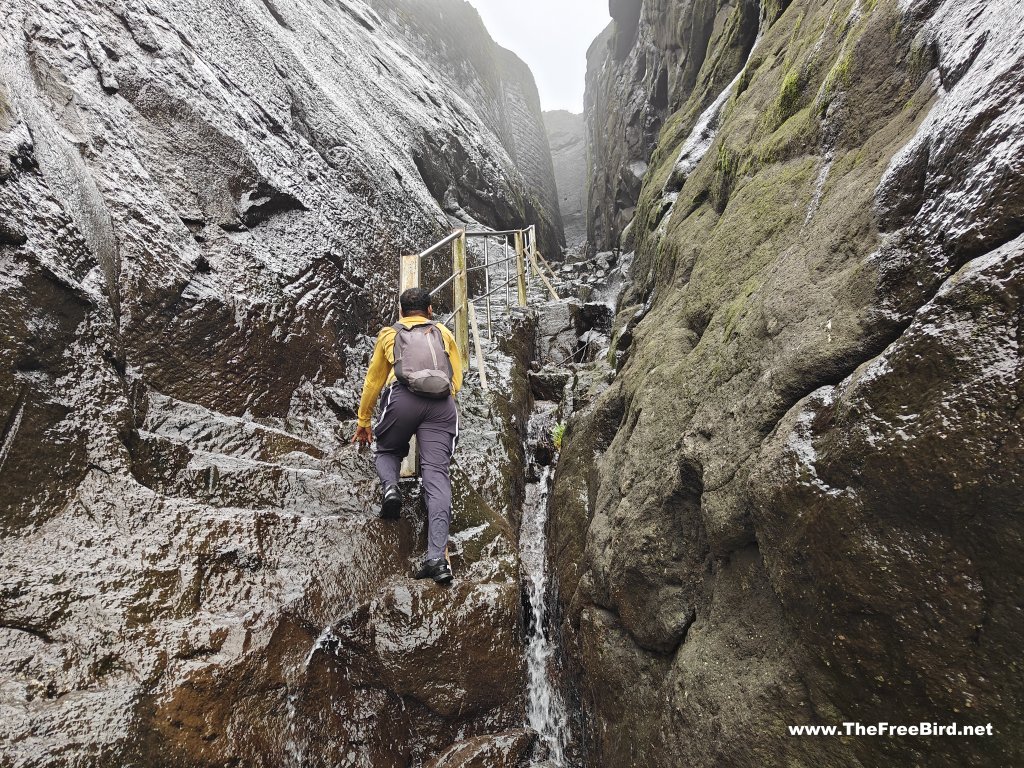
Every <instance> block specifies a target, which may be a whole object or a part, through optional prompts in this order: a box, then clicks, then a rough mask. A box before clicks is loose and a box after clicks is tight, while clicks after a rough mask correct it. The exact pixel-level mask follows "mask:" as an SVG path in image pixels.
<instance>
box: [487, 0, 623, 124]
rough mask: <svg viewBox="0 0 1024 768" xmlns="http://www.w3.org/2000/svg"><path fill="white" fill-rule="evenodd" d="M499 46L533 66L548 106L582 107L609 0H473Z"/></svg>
mask: <svg viewBox="0 0 1024 768" xmlns="http://www.w3.org/2000/svg"><path fill="white" fill-rule="evenodd" d="M469 3H470V5H472V6H474V7H475V8H476V9H477V10H478V11H479V12H480V16H481V17H483V20H484V24H485V25H486V26H487V31H488V32H490V33H491V37H493V38H494V39H495V40H496V41H497V43H498V45H501V46H502V47H504V48H508V49H509V50H511V51H514V52H515V53H516V54H518V55H519V58H521V59H522V60H523V61H525V62H526V63H527V64H528V65H529V67H530V69H531V70H533V77H534V79H535V80H536V81H537V90H539V91H540V105H541V109H543V110H544V111H548V110H553V109H567V110H569V111H570V112H582V111H583V85H584V78H585V76H586V73H587V48H589V47H590V44H591V43H592V42H593V41H594V38H595V37H597V36H598V34H600V32H601V30H603V29H604V28H605V27H606V26H608V22H610V21H611V17H610V16H609V15H608V0H469Z"/></svg>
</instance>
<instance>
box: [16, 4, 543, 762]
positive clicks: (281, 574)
mask: <svg viewBox="0 0 1024 768" xmlns="http://www.w3.org/2000/svg"><path fill="white" fill-rule="evenodd" d="M433 11H434V12H436V13H437V15H438V17H440V13H441V12H444V13H445V15H449V12H450V14H451V15H452V16H453V17H454V16H455V15H457V14H463V18H465V9H463V8H462V6H461V5H460V4H458V3H454V4H450V3H447V2H443V3H441V4H440V5H439V6H438V7H436V8H433ZM4 12H5V20H7V21H9V22H10V23H7V24H5V25H3V26H2V27H0V49H2V50H3V51H4V56H3V61H2V62H0V158H2V160H0V211H3V214H2V217H3V222H5V224H6V223H10V226H4V227H3V228H2V234H0V239H2V240H3V242H2V243H0V262H2V265H0V275H2V278H0V536H2V537H3V546H2V547H0V678H2V679H3V680H4V685H3V686H2V690H0V717H2V719H3V720H4V722H5V723H7V730H6V731H5V736H9V737H10V738H9V740H7V741H5V742H4V750H5V752H4V759H8V758H9V759H10V760H13V761H14V762H15V763H17V764H19V765H32V766H40V767H45V766H64V765H71V764H84V763H90V762H93V763H96V764H103V765H129V764H135V763H137V762H138V761H139V760H140V759H144V758H140V757H139V755H150V756H152V755H159V758H152V759H159V760H160V761H163V762H164V763H166V764H174V765H188V766H197V767H203V766H211V768H212V766H223V765H231V764H239V765H284V764H288V763H289V762H295V763H296V764H337V765H341V764H349V765H355V764H359V765H372V766H381V768H383V767H384V766H388V767H389V768H390V766H394V765H402V764H408V763H410V762H419V763H422V762H425V761H426V760H427V759H430V758H431V757H433V756H434V755H436V754H439V753H440V752H442V751H443V750H444V749H445V748H447V747H448V746H449V745H451V744H453V743H455V742H460V741H464V740H466V739H471V738H475V737H477V736H481V735H485V734H488V733H499V734H500V733H503V732H506V731H508V730H509V729H513V728H516V727H518V726H519V725H520V724H521V723H522V722H523V706H522V669H521V665H520V664H517V661H518V660H519V659H520V658H521V618H520V609H519V588H518V574H517V572H516V565H515V560H514V551H515V547H514V545H515V540H514V536H513V535H512V533H511V532H512V530H513V529H514V525H515V519H516V516H517V514H518V510H517V508H516V504H517V503H520V502H521V499H522V485H523V483H524V480H523V478H522V474H523V471H522V468H523V466H524V465H525V460H524V457H523V448H522V439H521V436H520V435H519V434H518V433H517V431H516V430H517V424H516V421H515V420H514V419H513V416H514V415H516V414H518V413H521V412H522V411H523V410H525V409H526V408H527V407H528V405H527V404H528V400H529V389H528V383H527V382H526V379H525V375H523V374H522V373H518V374H516V375H513V374H512V373H511V367H512V366H511V364H510V362H509V360H508V358H507V357H501V356H499V355H496V356H495V360H494V361H492V362H491V363H489V364H490V365H492V366H493V368H494V370H493V371H492V372H491V373H492V381H494V383H495V388H496V392H495V394H494V395H493V399H485V398H483V397H482V396H480V395H473V393H472V392H467V394H466V395H465V397H464V399H463V401H462V402H463V404H464V406H465V409H464V413H463V418H464V421H463V425H462V427H463V438H464V442H465V446H466V447H465V448H464V450H465V451H466V452H465V453H461V452H460V454H459V465H458V466H457V467H456V469H455V471H454V475H455V484H456V491H455V494H456V520H455V521H454V523H453V529H452V532H453V544H452V556H453V560H454V561H455V564H456V568H457V572H458V573H459V576H460V579H461V580H462V586H457V587H456V588H455V589H454V590H452V591H450V592H438V593H437V594H433V593H430V594H426V595H424V596H422V597H418V598H417V599H418V600H420V603H419V605H420V606H421V607H422V608H423V613H422V614H417V623H411V620H410V623H406V624H401V622H400V621H399V614H398V613H395V611H397V610H398V609H397V608H396V607H395V604H394V603H393V602H392V603H389V602H387V596H388V595H393V594H394V589H395V588H396V584H401V583H406V581H407V574H408V573H409V571H410V569H411V568H412V566H413V564H414V563H415V561H416V560H417V559H418V558H419V557H420V556H421V555H422V548H423V540H422V536H423V532H422V531H423V520H422V517H421V513H420V512H419V510H418V508H417V503H418V497H417V496H416V495H415V494H412V493H410V495H409V500H410V506H409V508H407V509H406V510H405V512H404V516H403V518H402V519H401V520H400V521H398V522H396V523H391V524H387V525H386V524H385V523H384V522H383V521H381V520H379V519H378V518H377V510H376V506H375V505H376V497H375V493H376V490H377V482H376V479H375V477H374V474H373V470H372V465H371V463H370V459H369V456H368V455H367V454H365V453H363V454H360V453H359V452H358V451H356V449H355V448H354V447H353V446H351V445H350V443H349V441H350V440H351V436H352V432H353V429H354V424H353V423H352V417H353V415H354V409H355V400H354V395H353V393H354V392H355V391H357V390H358V388H359V386H360V384H361V379H362V375H363V373H364V372H365V365H366V361H367V357H366V353H367V347H366V344H367V337H366V334H367V333H375V332H376V330H377V328H378V327H379V326H380V325H383V324H384V323H390V322H391V321H392V315H393V310H394V296H395V293H394V291H395V285H396V275H395V269H396V265H397V259H395V258H394V257H395V256H397V255H398V254H399V253H402V252H405V251H407V250H408V249H409V248H410V247H411V246H413V245H418V246H426V245H428V244H430V243H431V242H433V241H435V240H436V239H438V238H439V237H440V236H441V235H443V234H445V233H446V232H447V231H448V230H449V228H450V226H451V224H450V222H449V221H448V219H447V217H446V216H445V215H444V212H443V211H442V209H441V206H440V204H439V201H438V199H435V197H434V196H433V195H432V190H431V189H430V188H428V186H427V184H426V183H424V181H423V180H422V179H421V178H420V176H419V173H418V172H417V164H416V162H415V158H414V156H415V155H416V153H420V154H426V153H427V152H429V153H431V155H432V157H433V159H434V161H435V164H436V166H437V168H438V169H439V170H438V174H439V176H440V178H441V180H442V181H444V182H446V183H445V184H444V187H445V189H448V188H452V189H453V190H454V194H455V195H456V197H457V199H458V200H459V201H460V202H461V206H462V208H463V210H465V211H467V212H468V213H469V214H470V215H472V216H474V217H476V218H477V219H478V221H479V223H481V224H484V225H490V226H495V227H498V228H505V227H506V226H512V225H515V226H519V225H521V224H522V223H523V222H524V221H525V220H530V221H536V222H537V224H538V226H539V227H541V229H542V233H543V236H544V237H545V238H547V240H548V241H549V242H552V243H557V241H558V240H559V228H558V214H557V208H556V204H555V201H554V195H553V193H552V194H550V195H546V194H544V193H542V192H543V188H544V185H545V184H548V183H551V174H550V166H549V165H548V164H547V163H548V160H547V157H548V155H547V152H546V147H545V144H544V134H543V128H542V126H541V119H540V111H539V104H536V103H535V101H536V93H535V89H534V86H533V83H532V79H531V78H530V77H529V75H528V73H527V72H526V71H525V69H524V65H522V63H521V62H518V60H513V59H512V58H508V57H506V60H503V62H502V63H501V66H499V67H497V68H494V67H493V66H490V65H488V61H490V62H491V63H492V64H493V60H492V59H491V58H490V57H489V56H484V57H483V59H481V60H476V61H475V64H477V65H478V66H477V67H476V68H468V69H467V68H464V67H463V66H462V65H463V63H464V60H463V59H461V58H459V57H455V60H447V61H445V60H443V59H444V57H440V58H433V57H430V56H427V55H426V54H424V53H422V52H419V53H418V52H416V50H415V48H414V47H412V46H410V45H409V44H408V42H407V37H406V35H407V34H409V30H407V29H406V28H405V26H404V24H405V21H403V18H404V17H403V15H402V13H401V9H400V8H399V5H398V4H397V3H396V4H393V6H392V8H391V10H390V11H388V12H387V13H380V14H378V13H376V12H375V11H374V10H373V9H371V8H360V9H359V10H358V11H353V12H352V13H349V12H347V11H343V10H339V9H338V7H336V6H335V5H324V4H318V3H306V2H300V3H298V4H297V5H295V4H292V5H289V4H285V3H278V2H274V3H256V4H252V5H248V6H245V7H244V8H231V9H223V8H222V9H219V10H218V9H217V8H211V7H206V6H204V7H203V8H196V7H184V6H180V5H173V4H167V3H161V2H149V3H146V4H140V3H127V4H117V5H116V7H111V6H110V5H109V4H102V3H94V2H91V0H59V1H58V2H48V3H36V2H31V1H30V0H15V2H14V3H13V4H11V3H8V4H7V5H5V8H4ZM278 17H280V18H278ZM477 23H478V26H479V22H477ZM240 29H247V30H249V31H250V32H252V30H257V31H258V33H259V34H255V33H253V34H249V33H246V34H241V35H240V34H239V30H240ZM75 30H80V31H81V34H79V33H78V32H76V31H75ZM371 30H372V32H371ZM480 34H481V35H482V34H483V32H482V29H481V32H480ZM480 39H484V38H480ZM310 50H316V51H320V52H321V53H324V55H322V56H318V57H317V60H316V66H315V67H312V68H311V65H310V63H309V60H308V59H307V53H308V51H310ZM451 50H452V51H455V50H456V47H455V46H453V47H452V49H451ZM488 50H491V49H490V48H488ZM453 56H454V53H453ZM509 56H511V54H510V55H509ZM314 70H315V71H314ZM456 70H457V71H460V72H462V76H463V77H464V80H463V81H462V82H461V83H460V84H459V85H458V86H454V85H451V84H447V83H449V82H450V78H449V77H448V76H447V73H448V72H451V71H456ZM325 83H332V84H333V85H331V86H330V87H329V88H325V86H324V84H325ZM428 84H429V85H428ZM371 86H372V87H371ZM473 89H475V92H476V93H477V96H474V97H473V99H469V98H468V97H467V93H468V92H469V91H470V90H473ZM115 90H116V96H112V94H113V93H114V92H115ZM494 90H503V91H506V90H507V92H508V94H509V96H508V98H507V99H506V100H505V101H504V102H503V103H506V104H507V105H508V106H509V108H510V110H514V115H513V114H506V115H495V114H493V113H492V112H490V111H489V110H488V109H486V107H487V106H488V105H489V104H491V103H492V102H493V100H492V99H490V98H488V97H486V96H484V95H480V94H486V93H490V92H493V91H494ZM513 91H514V92H515V93H514V94H513ZM424 92H429V95H430V98H429V99H427V97H426V96H425V95H424ZM421 98H423V99H426V101H427V102H428V103H429V105H430V106H428V107H424V106H423V105H424V102H423V101H421ZM471 102H472V103H471ZM356 113H358V114H359V115H360V116H361V117H360V120H359V121H356V122H355V123H353V121H352V120H349V119H347V118H345V117H344V116H345V115H352V114H356ZM506 128H509V129H510V130H505V129H506ZM396 147H397V148H399V149H396ZM538 190H540V191H538ZM528 191H529V192H530V194H529V195H528V194H527V192H528ZM524 201H528V202H524ZM28 246H30V247H28ZM527 346H528V347H529V348H530V349H528V350H526V351H527V352H530V353H532V341H531V342H530V344H529V345H527ZM519 362H520V361H519V360H518V358H517V364H518V363H519ZM474 397H477V398H478V399H477V400H474V399H473V398H474ZM492 414H493V415H492ZM470 446H472V450H471V449H470ZM54 562H59V563H60V568H59V569H57V571H55V570H54V565H53V564H54ZM58 571H59V573H58ZM55 574H56V575H55ZM408 584H409V586H408V587H407V588H408V590H409V592H410V594H417V595H418V594H419V592H418V590H421V589H425V588H426V587H425V585H421V584H415V585H414V584H412V582H408ZM457 599H458V600H460V601H461V602H455V601H456V600H457ZM446 601H451V602H446ZM371 605H375V606H379V609H380V618H381V629H382V632H383V631H385V630H393V631H394V633H395V637H399V639H400V640H401V642H402V643H404V644H403V645H402V646H401V653H397V652H396V655H395V657H394V662H395V663H394V664H393V665H392V668H391V669H392V674H391V676H390V677H388V676H386V675H383V673H382V671H381V668H380V666H379V664H378V658H377V651H376V648H377V646H376V645H375V637H376V636H372V635H371V636H367V635H365V634H360V631H357V630H356V629H355V628H357V627H359V626H361V625H360V617H362V616H369V615H370V606H371ZM470 607H472V610H470ZM428 608H429V609H431V610H434V609H436V611H437V615H438V616H441V617H442V619H443V620H444V622H445V623H443V629H444V630H445V632H446V633H449V634H446V635H445V637H444V638H441V639H436V638H435V640H436V642H434V640H431V641H430V643H428V644H429V645H430V647H431V648H433V649H435V650H438V651H439V652H440V653H441V654H442V656H441V658H443V659H445V660H447V661H449V662H450V663H449V664H448V667H447V668H446V670H442V669H440V668H439V667H437V666H436V664H435V667H434V668H433V670H434V672H435V673H436V675H435V677H436V678H437V679H438V680H443V681H444V684H443V685H441V686H440V687H438V688H430V686H429V685H428V681H426V678H425V677H424V669H427V666H425V663H424V658H425V654H424V653H421V652H420V651H419V650H418V649H417V646H416V643H415V638H417V637H419V638H420V639H423V640H424V642H425V643H427V641H428V639H427V638H425V637H422V636H420V635H417V634H416V632H415V631H413V630H415V629H416V627H427V626H432V625H431V624H430V621H431V618H432V617H433V615H434V614H432V613H430V612H429V611H428V610H427V609H428ZM375 615H376V614H375ZM464 621H468V622H470V623H469V625H467V626H462V624H461V622H464ZM491 621H495V622H499V624H500V626H498V625H495V626H490V625H489V624H488V622H491ZM346 626H348V627H349V630H350V631H343V630H344V629H345V627H346ZM335 628H337V632H334V629H335ZM327 630H331V631H330V632H328V631H327ZM404 630H409V632H408V633H407V634H405V635H402V632H403V631H404ZM332 633H333V634H332ZM380 637H384V635H383V634H382V635H380ZM382 642H383V641H382ZM445 643H454V644H455V645H445ZM326 651H329V652H326ZM492 652H493V653H494V654H495V655H496V656H497V657H500V658H501V659H502V660H503V662H502V664H501V666H499V667H494V666H486V667H484V666H481V667H480V669H477V665H480V664H483V660H484V659H485V658H487V657H488V656H489V655H490V654H491V653H492ZM470 659H471V660H472V663H469V662H468V661H467V660H470ZM362 673H366V677H362V678H361V677H359V674H362ZM446 673H450V674H449V676H448V677H444V675H445V674H446ZM478 678H479V681H484V682H485V683H486V689H485V686H484V684H483V683H478ZM353 680H358V685H357V684H356V683H354V682H353ZM389 680H390V681H392V683H393V685H394V686H395V688H391V687H389V682H388V681H389ZM398 688H401V690H398ZM418 697H419V698H418ZM463 697H464V698H465V703H466V705H467V706H466V707H465V711H464V712H463V713H462V714H459V709H460V706H461V704H462V703H463V701H462V698H463ZM420 698H422V699H423V700H424V701H425V702H427V703H423V702H421V701H420ZM432 706H433V707H436V709H431V707H432ZM441 712H444V713H445V714H442V713H441ZM145 759H149V758H145ZM0 762H2V760H0Z"/></svg>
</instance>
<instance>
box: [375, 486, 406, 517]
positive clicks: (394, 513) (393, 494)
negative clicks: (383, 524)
mask: <svg viewBox="0 0 1024 768" xmlns="http://www.w3.org/2000/svg"><path fill="white" fill-rule="evenodd" d="M380 516H381V517H383V518H384V519H385V520H397V519H398V518H400V517H401V516H402V492H401V491H400V490H399V488H398V486H397V485H395V484H394V483H392V484H391V485H387V486H385V487H384V500H383V501H382V502H381V505H380Z"/></svg>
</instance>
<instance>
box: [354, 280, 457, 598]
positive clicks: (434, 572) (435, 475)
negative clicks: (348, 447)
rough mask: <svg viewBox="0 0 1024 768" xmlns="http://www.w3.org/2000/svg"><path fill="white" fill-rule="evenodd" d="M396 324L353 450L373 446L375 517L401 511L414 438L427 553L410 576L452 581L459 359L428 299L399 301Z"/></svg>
mask: <svg viewBox="0 0 1024 768" xmlns="http://www.w3.org/2000/svg"><path fill="white" fill-rule="evenodd" d="M398 301H399V305H400V312H399V322H398V323H396V324H395V325H393V326H390V327H388V328H383V329H381V332H380V333H379V334H378V335H377V344H376V346H375V347H374V349H373V358H372V359H371V360H370V367H369V369H368V370H367V371H366V381H365V382H364V383H363V396H362V398H361V399H360V401H359V426H358V428H357V429H356V434H355V437H354V438H352V442H353V443H360V444H363V443H365V444H367V445H369V443H370V441H371V440H374V439H376V441H377V447H376V450H375V459H374V463H375V464H376V467H377V476H378V477H380V482H381V486H382V487H383V490H384V499H383V501H382V503H381V510H380V515H381V517H383V518H386V519H391V520H395V519H398V517H399V516H400V515H401V511H402V492H401V490H400V489H399V487H398V473H399V470H400V469H401V465H402V459H404V458H405V457H406V455H408V453H409V440H410V438H412V436H413V435H416V444H417V446H418V448H419V455H420V474H421V478H422V481H423V491H424V494H425V495H426V498H427V554H426V558H425V559H424V561H423V563H422V564H421V565H420V568H419V570H418V571H416V573H415V574H414V578H417V579H433V580H434V581H436V582H438V583H446V582H449V581H451V580H452V570H451V564H450V563H449V562H448V526H449V524H450V523H451V516H452V481H451V475H450V474H449V464H450V463H451V460H452V454H453V453H454V452H455V446H456V445H457V443H458V439H459V413H458V410H457V409H456V406H455V394H456V393H457V392H458V391H459V388H460V387H461V386H462V360H461V358H460V357H459V350H458V345H457V344H456V342H455V337H454V336H453V335H452V332H451V331H449V330H448V329H447V328H445V327H444V326H443V325H441V324H439V323H435V322H434V321H433V319H432V318H433V316H434V308H433V306H432V299H431V296H430V293H429V292H427V291H425V290H423V289H422V288H410V289H409V290H407V291H405V292H404V293H402V295H401V296H400V297H399V300H398ZM381 387H384V392H383V403H384V406H383V409H382V410H381V414H380V418H379V419H378V420H377V426H376V428H375V429H374V430H373V432H372V433H371V431H370V415H371V414H372V412H373V407H374V405H375V404H376V402H377V398H378V396H379V395H381Z"/></svg>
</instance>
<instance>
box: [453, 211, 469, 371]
mask: <svg viewBox="0 0 1024 768" xmlns="http://www.w3.org/2000/svg"><path fill="white" fill-rule="evenodd" d="M461 232H462V234H461V235H460V236H459V237H457V238H456V239H455V240H453V241H452V274H453V275H455V280H454V286H453V293H454V299H455V300H454V302H453V303H454V306H453V307H452V310H453V311H454V312H455V341H456V343H457V344H458V347H459V356H460V357H461V358H462V365H463V367H464V368H465V369H467V370H468V369H469V275H468V273H467V271H466V230H461Z"/></svg>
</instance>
